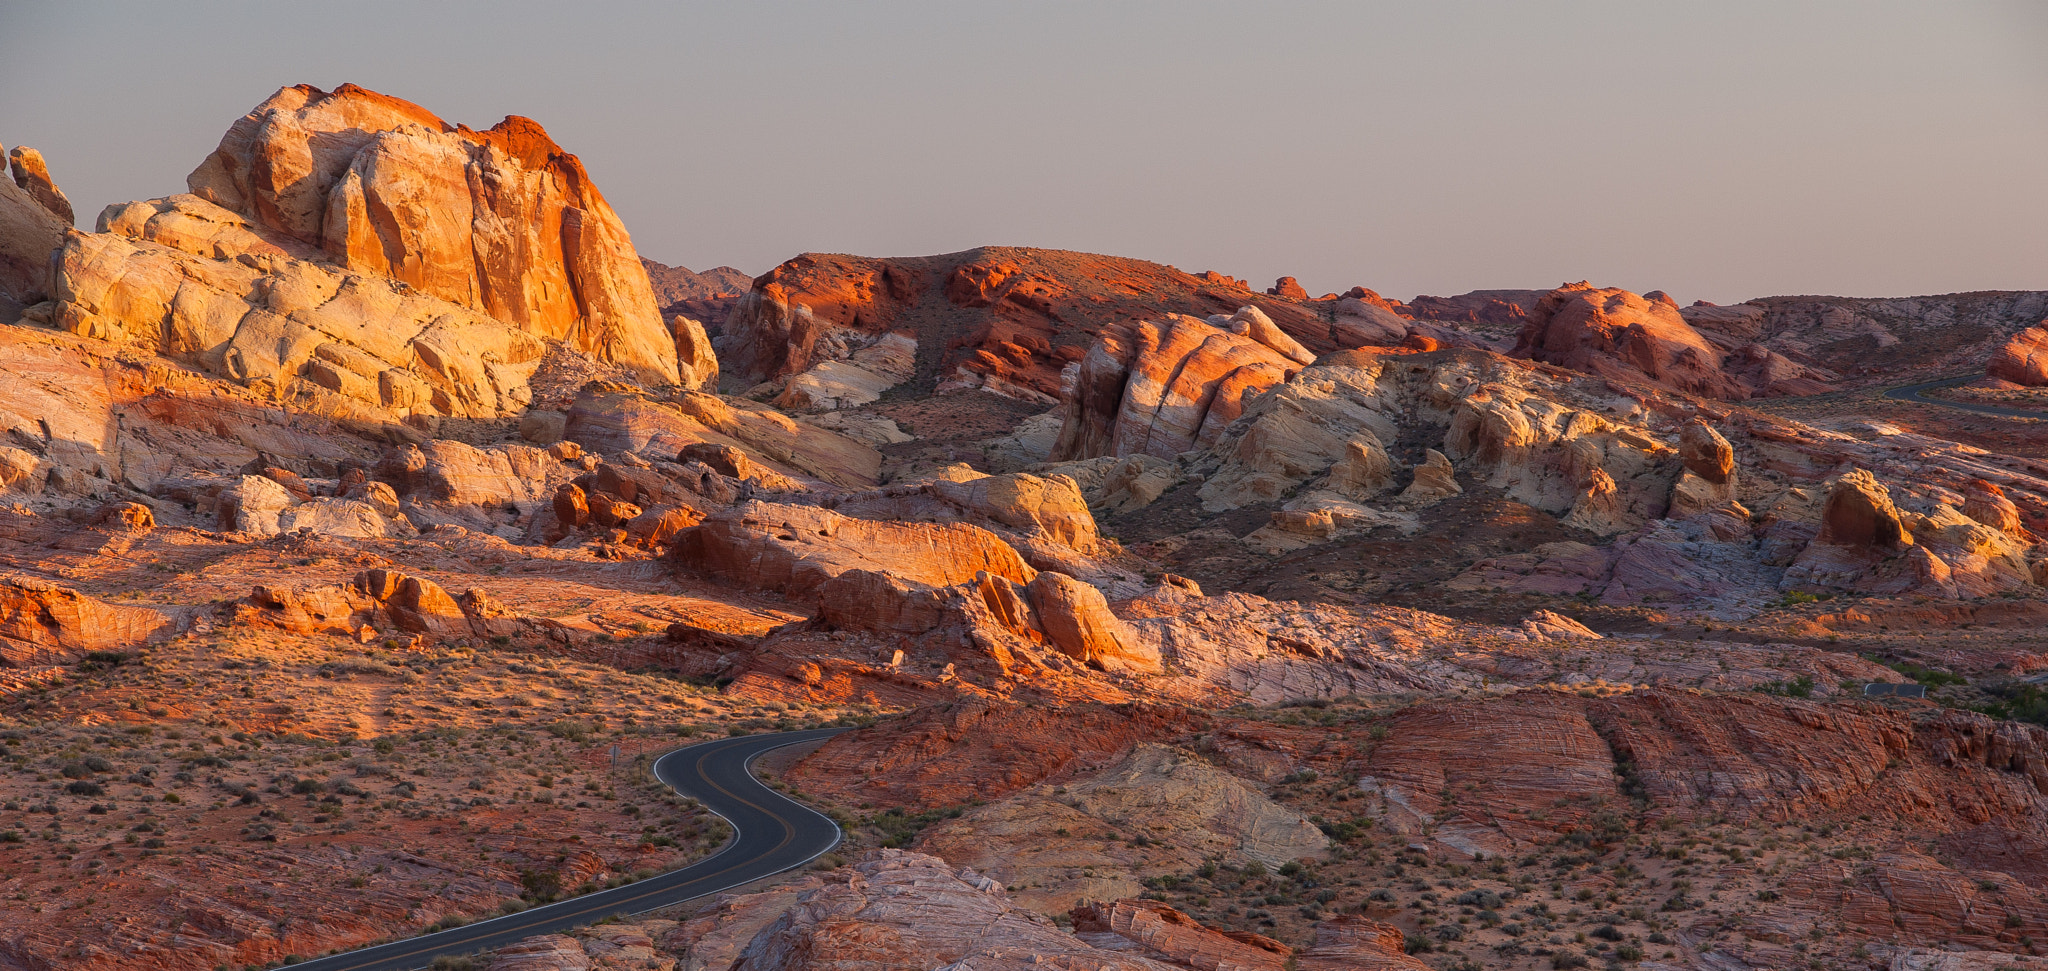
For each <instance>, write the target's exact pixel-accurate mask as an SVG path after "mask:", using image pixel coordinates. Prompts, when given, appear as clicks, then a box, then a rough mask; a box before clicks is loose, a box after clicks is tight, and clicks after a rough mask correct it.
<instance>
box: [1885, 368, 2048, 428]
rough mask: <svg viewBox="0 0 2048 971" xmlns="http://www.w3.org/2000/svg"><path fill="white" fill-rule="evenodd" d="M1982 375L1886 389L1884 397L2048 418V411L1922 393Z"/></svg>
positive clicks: (1968, 375) (2010, 416)
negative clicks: (1952, 399)
mask: <svg viewBox="0 0 2048 971" xmlns="http://www.w3.org/2000/svg"><path fill="white" fill-rule="evenodd" d="M1982 377H1983V375H1981V374H1966V375H1963V376H1962V377H1960V378H1942V379H1941V380H1939V381H1922V382H1920V383H1919V384H1908V385H1903V386H1901V387H1897V388H1886V389H1885V392H1884V396H1885V397H1887V398H1890V399H1892V400H1893V401H1910V402H1913V403H1914V404H1917V405H1940V406H1941V407H1943V408H1960V409H1962V410H1963V411H1974V412H1976V413H1978V414H1980V415H2001V416H2003V417H2006V418H2048V411H2030V410H2028V409H2025V408H2001V407H1999V406H1997V405H1980V404H1977V403H1975V402H1972V401H1950V400H1948V399H1947V398H1929V397H1927V396H1925V395H1923V394H1921V393H1920V392H1922V391H1933V390H1934V389H1936V388H1953V387H1955V386H1956V385H1959V384H1967V383H1969V382H1971V381H1975V380H1977V379H1979V378H1982Z"/></svg>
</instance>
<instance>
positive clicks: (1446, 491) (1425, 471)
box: [1401, 448, 1465, 504]
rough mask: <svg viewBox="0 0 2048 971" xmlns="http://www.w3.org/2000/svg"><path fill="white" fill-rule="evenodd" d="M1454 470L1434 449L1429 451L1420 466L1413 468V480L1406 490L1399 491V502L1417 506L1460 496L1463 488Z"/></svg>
mask: <svg viewBox="0 0 2048 971" xmlns="http://www.w3.org/2000/svg"><path fill="white" fill-rule="evenodd" d="M1455 473H1456V470H1455V469H1453V468H1452V467H1451V460H1450V459H1447V458H1445V457H1444V453H1442V452H1439V451H1437V450H1436V449H1433V448H1432V449H1429V450H1428V451H1427V452H1426V453H1424V455H1423V457H1422V464H1421V465H1418V466H1416V467H1415V478H1414V480H1413V481H1411V482H1409V483H1408V488H1406V489H1403V490H1401V500H1402V501H1403V502H1412V503H1417V504H1427V503H1432V502H1441V501H1443V500H1445V499H1449V498H1451V497H1452V496H1456V495H1462V494H1464V492H1465V487H1464V486H1461V485H1459V484H1458V480H1457V477H1456V475H1455Z"/></svg>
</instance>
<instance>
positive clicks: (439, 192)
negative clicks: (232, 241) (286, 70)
mask: <svg viewBox="0 0 2048 971" xmlns="http://www.w3.org/2000/svg"><path fill="white" fill-rule="evenodd" d="M186 183H187V185H188V186H189V187H190V189H191V191H192V193H193V194H195V195H197V196H198V197H200V198H202V199H204V200H206V201H208V202H212V203H214V204H216V205H218V206H220V207H221V208H223V209H226V210H229V211H231V212H234V213H237V214H240V215H241V216H243V217H246V218H247V219H249V220H250V221H251V222H252V223H254V224H256V225H258V226H261V227H262V228H264V229H266V230H269V231H271V232H274V233H277V234H279V235H282V236H284V237H288V238H289V239H291V240H294V241H296V242H298V243H301V244H304V245H306V246H311V247H314V248H316V249H317V250H319V251H322V252H324V253H325V254H326V255H327V256H328V257H330V258H332V259H334V260H335V261H336V262H338V263H340V264H341V265H342V266H345V267H347V268H348V269H350V270H353V271H355V272H358V273H362V274H365V275H372V276H380V277H387V278H390V279H393V280H398V281H400V282H403V283H405V284H407V285H409V286H411V287H413V288H415V289H417V290H419V291H420V292H422V293H424V294H427V295H430V296H434V297H438V298H440V299H442V300H446V301H448V302H450V303H454V304H457V305H459V306H463V307H467V308H469V309H471V310H473V311H476V312H478V313H482V314H487V315H489V316H491V317H495V318H497V319H499V320H502V321H505V322H506V323H507V324H510V325H512V326H513V327H516V328H518V329H519V330H520V331H522V332H524V333H528V334H532V335H534V336H536V337H543V338H547V339H551V340H563V341H568V342H569V343H571V344H572V345H574V346H576V347H577V348H578V349H580V350H584V351H586V352H588V353H590V354H591V355H592V356H594V357H597V358H599V359H601V360H605V361H609V362H612V363H615V364H618V365H620V366H622V367H625V368H627V369H629V370H631V371H633V372H634V373H636V374H639V375H640V376H642V377H643V378H645V379H647V380H648V381H650V382H653V383H657V384H659V383H668V382H673V381H675V380H676V379H677V371H676V351H675V342H674V339H673V338H672V337H671V336H670V334H669V330H668V327H667V326H666V324H665V323H664V321H663V320H662V318H661V313H660V310H659V308H658V307H657V306H656V305H655V302H654V293H653V290H652V288H651V286H650V285H649V283H648V278H647V271H646V269H645V268H644V267H642V266H641V265H640V262H639V256H638V255H637V254H636V253H635V252H634V250H633V245H632V240H631V239H630V238H629V237H628V236H627V234H626V230H625V227H624V225H623V224H622V223H621V222H620V221H619V218H618V216H617V214H615V213H614V212H613V211H612V209H611V207H610V205H608V204H607V203H606V202H605V200H604V196H603V195H602V194H600V193H599V192H598V190H597V187H596V186H595V185H593V184H592V183H591V182H590V178H589V176H588V174H587V173H585V171H584V169H583V165H582V163H581V162H579V161H578V160H577V159H576V157H575V156H574V155H570V154H568V153H566V152H564V151H563V150H562V149H561V148H560V147H559V146H557V145H556V144H555V143H554V141H553V140H552V139H550V138H549V137H548V135H547V132H546V131H544V130H542V129H541V127H540V125H538V124H537V123H535V122H533V121H532V120H531V119H527V118H521V117H518V116H513V117H508V118H506V119H505V120H504V121H502V122H500V123H498V125H496V126H494V127H492V128H490V129H488V130H485V131H476V130H473V129H470V128H467V127H463V126H458V125H451V124H449V123H447V122H444V121H442V120H441V119H440V118H438V117H436V116H435V115H434V114H433V113H431V112H429V111H427V110H426V109H424V108H421V107H420V106H418V105H415V104H412V103H410V102H406V101H402V100H399V99H397V98H393V97H390V96H388V95H382V94H378V93H377V92H374V91H370V90H367V89H365V88H360V87H357V86H355V85H352V84H345V85H342V86H341V87H339V88H337V89H335V90H334V91H331V92H328V91H322V90H320V89H318V88H314V87H311V86H308V85H298V86H296V87H289V88H284V89H281V90H279V91H278V92H277V93H276V94H274V95H272V96H271V97H270V98H269V99H268V100H266V101H264V102H263V103H262V104H260V105H257V106H256V107H255V108H254V109H251V110H250V112H249V113H248V114H247V115H245V116H243V117H242V118H241V119H240V120H238V121H236V122H235V124H234V125H233V126H232V127H231V128H230V129H229V130H228V133H227V134H226V135H225V136H223V137H222V139H221V142H220V147H219V148H217V149H215V150H214V152H213V154H211V155H209V156H208V157H207V158H206V160H205V161H204V162H203V163H201V164H200V166H199V168H197V169H195V170H194V171H193V172H192V174H191V176H189V177H188V178H187V179H186Z"/></svg>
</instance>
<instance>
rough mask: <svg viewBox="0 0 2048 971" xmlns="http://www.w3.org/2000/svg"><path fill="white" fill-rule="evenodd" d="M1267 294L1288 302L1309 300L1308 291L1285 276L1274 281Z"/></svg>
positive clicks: (1267, 289) (1291, 278)
mask: <svg viewBox="0 0 2048 971" xmlns="http://www.w3.org/2000/svg"><path fill="white" fill-rule="evenodd" d="M1266 292H1267V293H1270V294H1272V295H1273V296H1276V297H1281V298H1283V299H1287V300H1307V299H1308V291H1307V290H1304V289H1302V286H1301V284H1300V283H1299V282H1297V281H1296V280H1295V279H1294V278H1293V277H1291V276H1283V277H1281V278H1280V279H1278V280H1275V281H1273V285H1272V286H1270V287H1267V288H1266Z"/></svg>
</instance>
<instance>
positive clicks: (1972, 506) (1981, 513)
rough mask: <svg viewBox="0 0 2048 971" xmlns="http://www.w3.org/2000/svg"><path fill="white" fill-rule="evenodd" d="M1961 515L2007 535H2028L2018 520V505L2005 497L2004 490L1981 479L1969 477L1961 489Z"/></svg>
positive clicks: (2022, 536) (2018, 536)
mask: <svg viewBox="0 0 2048 971" xmlns="http://www.w3.org/2000/svg"><path fill="white" fill-rule="evenodd" d="M1962 512H1963V515H1965V516H1968V517H1970V518H1971V519H1974V520H1976V521H1978V522H1980V523H1983V524H1984V525H1986V526H1989V527H1991V528H1992V529H1995V530H1998V531H1999V532H2001V533H2005V534H2007V535H2009V536H2013V537H2016V538H2024V537H2028V536H2030V534H2029V533H2028V531H2027V528H2026V526H2025V524H2023V523H2022V522H2021V521H2020V509H2019V506H2017V505H2014V504H2013V501H2012V500H2011V499H2008V498H2006V495H2005V490H2004V489H2001V488H1999V487H1998V486H1997V485H1995V484H1993V483H1990V482H1986V481H1984V480H1983V479H1971V480H1970V481H1969V483H1968V484H1967V485H1965V487H1964V490H1963V509H1962Z"/></svg>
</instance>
